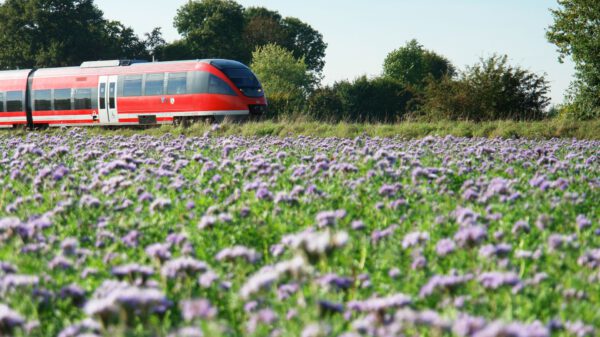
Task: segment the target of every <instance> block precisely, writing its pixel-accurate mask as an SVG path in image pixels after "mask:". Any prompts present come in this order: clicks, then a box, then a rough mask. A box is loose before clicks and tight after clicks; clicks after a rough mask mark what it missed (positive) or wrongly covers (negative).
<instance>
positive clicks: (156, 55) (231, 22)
mask: <svg viewBox="0 0 600 337" xmlns="http://www.w3.org/2000/svg"><path fill="white" fill-rule="evenodd" d="M173 24H174V26H175V28H177V31H178V32H179V34H180V35H181V38H180V39H179V40H176V41H174V42H171V43H167V42H166V41H165V40H164V38H163V36H162V32H161V28H160V27H157V28H155V29H153V30H152V31H151V32H147V33H145V34H144V36H143V38H140V37H139V36H138V35H136V34H135V33H134V31H133V29H132V28H131V27H128V26H126V25H124V24H123V23H121V22H119V21H113V20H108V19H106V18H104V13H103V12H102V11H101V10H100V9H99V8H98V7H97V6H96V5H95V4H94V1H93V0H5V1H4V2H2V3H0V45H1V46H2V48H0V69H14V68H30V67H57V66H74V65H79V64H81V63H82V62H84V61H90V60H102V59H148V60H151V59H154V60H160V61H170V60H182V59H202V58H226V59H234V60H238V61H241V62H242V63H246V64H250V62H251V61H252V60H251V57H252V52H253V51H254V50H256V49H257V48H259V47H261V46H264V45H267V44H269V43H273V44H277V45H279V46H283V47H284V48H286V50H289V51H290V52H291V53H292V55H294V57H296V58H302V59H303V60H304V62H305V64H306V65H307V67H308V69H309V70H310V71H313V72H315V73H320V72H321V71H322V70H323V66H324V65H325V61H324V57H325V49H326V47H327V45H326V44H325V43H324V42H323V36H322V35H321V34H320V33H319V32H318V31H316V30H315V29H313V28H312V27H311V26H310V25H308V24H306V23H304V22H302V21H301V20H299V19H297V18H294V17H282V16H281V15H280V14H279V13H278V12H276V11H272V10H269V9H267V8H263V7H251V8H244V7H242V6H241V5H240V4H238V3H237V2H235V1H231V0H201V1H189V2H187V3H186V4H185V5H183V6H181V7H180V8H179V9H178V11H177V15H176V16H175V18H174V21H173Z"/></svg>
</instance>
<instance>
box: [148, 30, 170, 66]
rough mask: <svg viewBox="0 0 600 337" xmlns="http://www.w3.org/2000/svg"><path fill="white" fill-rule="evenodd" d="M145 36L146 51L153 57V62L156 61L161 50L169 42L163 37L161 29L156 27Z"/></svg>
mask: <svg viewBox="0 0 600 337" xmlns="http://www.w3.org/2000/svg"><path fill="white" fill-rule="evenodd" d="M144 36H145V37H146V40H145V41H144V44H145V46H146V50H147V52H148V54H149V55H150V56H151V57H152V60H153V61H155V60H156V57H157V56H158V54H159V51H160V50H161V48H163V47H164V46H165V45H166V44H167V42H166V41H165V39H164V38H163V36H162V31H161V28H160V27H156V28H154V29H152V31H151V32H150V33H146V34H144Z"/></svg>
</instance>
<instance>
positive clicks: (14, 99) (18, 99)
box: [6, 91, 23, 112]
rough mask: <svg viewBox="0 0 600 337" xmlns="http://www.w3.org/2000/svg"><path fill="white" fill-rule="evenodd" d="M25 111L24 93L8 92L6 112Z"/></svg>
mask: <svg viewBox="0 0 600 337" xmlns="http://www.w3.org/2000/svg"><path fill="white" fill-rule="evenodd" d="M19 111H23V92H22V91H7V92H6V112H19Z"/></svg>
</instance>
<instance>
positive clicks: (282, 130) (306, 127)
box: [11, 119, 600, 139]
mask: <svg viewBox="0 0 600 337" xmlns="http://www.w3.org/2000/svg"><path fill="white" fill-rule="evenodd" d="M57 131H58V130H56V129H51V131H50V132H57ZM89 131H90V132H92V133H97V134H116V135H127V136H128V135H133V134H149V135H155V136H160V135H163V134H166V133H170V134H172V135H185V136H201V135H203V134H205V133H206V132H208V131H211V132H212V134H213V135H216V136H228V135H243V136H279V137H285V136H300V135H302V136H313V137H343V138H353V137H356V136H359V135H363V134H366V135H368V136H371V137H400V138H409V139H411V138H422V137H425V136H446V135H452V136H457V137H484V138H496V137H500V138H529V139H550V138H577V139H600V120H594V121H566V120H558V119H556V120H546V121H536V122H514V121H493V122H480V123H476V122H456V121H439V122H433V123H430V122H403V123H397V124H358V123H356V124H354V123H345V122H342V123H323V122H306V121H285V120H283V121H262V122H248V123H229V122H225V123H221V124H220V125H219V128H218V129H217V130H215V129H214V128H213V126H211V125H208V124H195V125H192V126H191V127H188V128H183V127H174V126H170V125H167V126H161V127H156V128H145V129H141V128H136V127H133V128H132V127H126V128H117V129H114V128H113V129H106V128H89ZM11 132H15V131H11ZM16 132H18V133H23V132H24V131H16ZM58 132H60V131H58Z"/></svg>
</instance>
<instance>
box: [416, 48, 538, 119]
mask: <svg viewBox="0 0 600 337" xmlns="http://www.w3.org/2000/svg"><path fill="white" fill-rule="evenodd" d="M507 59H508V58H507V56H498V55H494V56H492V57H490V58H488V59H485V60H484V59H482V60H481V62H480V63H478V64H476V65H474V66H472V67H468V68H467V69H466V70H465V71H464V72H463V73H461V75H460V76H459V78H458V79H457V80H454V79H452V78H450V77H448V76H446V77H444V78H443V79H442V80H441V81H429V84H428V86H427V88H426V90H425V95H424V105H423V110H424V111H425V113H426V114H427V116H429V117H430V118H445V119H466V120H474V121H483V120H498V119H512V120H532V119H541V118H543V117H545V116H546V114H545V110H544V109H545V108H546V107H547V106H548V104H549V103H550V99H549V98H548V96H547V94H548V90H549V86H548V82H547V81H546V79H545V77H544V76H539V75H537V74H535V73H532V72H530V71H527V70H524V69H522V68H520V67H513V66H511V65H509V64H508V61H507Z"/></svg>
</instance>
